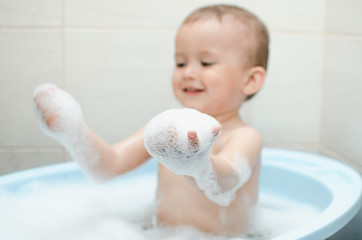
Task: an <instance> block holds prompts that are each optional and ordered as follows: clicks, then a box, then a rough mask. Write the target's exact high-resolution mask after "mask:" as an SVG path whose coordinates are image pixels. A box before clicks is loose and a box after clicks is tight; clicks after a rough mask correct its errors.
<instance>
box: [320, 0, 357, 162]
mask: <svg viewBox="0 0 362 240" xmlns="http://www.w3.org/2000/svg"><path fill="white" fill-rule="evenodd" d="M361 10H362V1H358V0H346V1H338V0H329V1H327V24H326V40H325V64H324V83H323V112H322V122H321V123H322V124H321V137H322V138H321V140H322V143H323V144H325V145H326V146H328V147H329V148H332V149H334V150H335V151H336V152H338V153H340V154H342V155H344V156H346V157H347V158H350V159H354V160H356V161H357V162H358V163H359V164H361V165H362V93H361V92H362V71H361V66H362V18H361Z"/></svg>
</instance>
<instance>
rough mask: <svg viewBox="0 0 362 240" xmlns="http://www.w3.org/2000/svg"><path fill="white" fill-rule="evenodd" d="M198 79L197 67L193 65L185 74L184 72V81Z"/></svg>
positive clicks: (190, 65)
mask: <svg viewBox="0 0 362 240" xmlns="http://www.w3.org/2000/svg"><path fill="white" fill-rule="evenodd" d="M196 77H197V69H196V67H195V66H193V65H192V64H189V65H188V66H186V68H185V72H184V79H187V80H195V79H196Z"/></svg>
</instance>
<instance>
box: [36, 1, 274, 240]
mask: <svg viewBox="0 0 362 240" xmlns="http://www.w3.org/2000/svg"><path fill="white" fill-rule="evenodd" d="M268 42H269V39H268V32H267V29H266V27H265V26H264V24H263V23H262V22H261V21H260V20H259V19H258V18H257V17H256V16H254V15H253V14H251V13H250V12H248V11H246V10H244V9H241V8H238V7H235V6H228V5H216V6H209V7H204V8H200V9H198V10H196V11H194V12H193V13H191V14H190V15H189V16H188V17H187V18H186V20H185V21H184V22H183V23H182V25H181V27H180V28H179V29H178V32H177V35H176V45H175V48H176V49H175V62H176V66H175V70H174V73H173V77H172V84H173V91H174V94H175V96H176V98H177V99H178V100H179V101H180V103H181V104H182V105H183V106H184V107H185V109H174V110H168V111H166V112H163V113H161V114H159V115H158V116H156V117H155V118H153V119H152V120H151V121H150V122H149V123H148V124H147V125H146V126H145V127H143V128H141V129H140V130H139V131H138V132H136V133H135V134H134V135H133V136H131V137H129V138H127V139H125V140H123V141H121V142H119V143H117V144H115V145H113V146H110V145H109V144H107V143H106V142H105V141H103V140H102V139H101V138H100V137H98V136H97V135H96V134H95V133H94V132H92V131H91V130H90V129H89V128H88V127H87V126H86V124H85V122H84V120H83V117H82V112H81V109H80V106H79V104H78V103H77V102H76V100H74V98H73V97H72V96H70V95H69V94H68V93H67V92H64V91H63V90H61V89H58V88H57V87H55V86H53V85H49V84H46V85H42V86H40V87H38V88H37V90H36V91H35V93H34V103H35V106H36V109H37V112H38V116H39V122H40V126H41V129H42V130H43V131H44V133H45V134H47V135H49V136H51V137H53V138H54V139H56V140H57V141H59V142H60V143H61V144H63V145H64V146H65V147H66V149H67V151H68V152H69V153H70V154H71V156H72V158H73V159H74V160H75V161H77V162H78V164H79V165H80V167H81V168H82V169H83V171H84V172H85V173H86V174H87V175H88V176H89V177H90V178H93V179H95V180H97V181H107V180H110V179H112V178H115V177H117V176H119V175H121V174H123V173H126V172H128V171H130V170H132V169H134V168H136V167H138V166H140V165H141V164H142V163H144V162H145V161H147V160H148V159H149V158H150V157H151V156H153V157H154V158H156V159H157V160H158V161H159V163H160V165H159V170H158V187H157V194H156V196H157V219H158V221H159V222H161V223H163V224H165V225H171V226H177V225H190V226H194V227H196V228H198V229H200V230H202V231H206V232H212V233H216V234H226V235H229V234H230V235H232V234H236V233H239V232H242V231H244V230H245V228H247V226H248V223H249V219H250V210H251V209H252V206H253V205H255V204H256V203H257V200H258V178H259V170H260V152H261V149H262V139H261V137H260V135H259V133H258V132H257V131H256V130H255V129H253V128H251V127H249V126H247V125H246V124H245V123H244V121H243V120H242V119H241V117H240V116H239V109H240V107H241V106H242V104H243V103H244V102H245V101H247V100H249V99H250V98H251V97H253V96H254V95H255V94H256V93H257V92H258V91H259V90H260V89H261V87H262V85H263V83H264V78H265V74H266V67H267V59H268Z"/></svg>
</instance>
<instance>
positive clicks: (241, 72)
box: [173, 5, 269, 115]
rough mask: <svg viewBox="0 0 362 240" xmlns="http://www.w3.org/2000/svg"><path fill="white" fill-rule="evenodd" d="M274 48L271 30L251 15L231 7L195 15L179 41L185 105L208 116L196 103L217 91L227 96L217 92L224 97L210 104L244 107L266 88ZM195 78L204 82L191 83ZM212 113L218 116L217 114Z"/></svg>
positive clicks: (178, 78) (178, 72)
mask: <svg viewBox="0 0 362 240" xmlns="http://www.w3.org/2000/svg"><path fill="white" fill-rule="evenodd" d="M268 45H269V36H268V31H267V29H266V27H265V25H264V24H263V23H262V22H261V21H260V20H259V19H258V18H257V17H256V16H255V15H253V14H252V13H250V12H249V11H247V10H244V9H242V8H239V7H236V6H229V5H215V6H208V7H203V8H200V9H197V10H195V11H194V12H192V13H191V14H190V15H189V16H188V17H187V18H186V19H185V20H184V22H183V23H182V25H181V27H180V28H179V30H178V33H177V36H176V52H175V59H176V68H175V71H174V75H173V85H174V91H175V95H176V97H177V98H178V100H179V101H180V102H181V103H182V104H183V105H184V106H186V107H191V108H196V109H197V110H199V111H202V112H205V111H203V109H202V106H197V104H196V102H197V101H196V102H195V101H194V100H202V99H201V97H202V94H203V93H206V92H207V91H208V90H213V88H214V89H215V88H217V89H218V90H220V91H221V92H219V93H217V92H211V93H212V94H216V95H221V96H222V94H224V96H222V97H223V98H222V99H209V100H210V101H211V100H213V101H212V102H213V104H215V103H217V102H219V103H220V104H223V101H222V100H227V101H228V104H229V106H225V105H222V106H218V107H221V108H225V107H226V108H227V107H229V108H231V107H236V105H238V107H240V106H241V104H242V103H243V102H244V101H245V100H248V99H250V98H251V97H252V96H254V95H255V94H256V93H257V92H258V90H259V89H260V88H261V87H262V85H263V82H264V78H265V71H266V68H267V62H268ZM197 62H198V63H197ZM221 78H223V79H221ZM195 79H196V80H197V79H198V80H199V81H189V80H195ZM181 82H183V83H181ZM224 85H229V88H228V89H226V87H225V86H224ZM222 88H225V89H222ZM223 90H224V91H223ZM196 97H198V99H197V98H196ZM189 100H190V101H189ZM231 103H234V105H233V104H231ZM195 104H196V105H195ZM230 104H231V105H232V106H231V105H230ZM215 107H217V106H215ZM207 113H208V114H210V115H213V113H212V111H211V112H207Z"/></svg>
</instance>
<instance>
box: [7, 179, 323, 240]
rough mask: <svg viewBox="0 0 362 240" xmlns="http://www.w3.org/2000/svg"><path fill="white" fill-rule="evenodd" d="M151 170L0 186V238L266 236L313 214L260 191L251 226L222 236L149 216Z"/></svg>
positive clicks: (202, 239)
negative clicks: (93, 180) (115, 177)
mask: <svg viewBox="0 0 362 240" xmlns="http://www.w3.org/2000/svg"><path fill="white" fill-rule="evenodd" d="M156 184H157V180H156V176H155V177H154V178H149V177H145V176H139V177H137V178H133V179H132V180H130V181H122V182H116V183H113V184H107V185H102V186H95V185H91V186H90V185H87V184H81V183H77V182H70V183H61V184H53V185H46V183H38V182H30V183H28V185H27V186H24V187H23V189H22V190H19V191H17V192H16V193H9V192H5V190H2V191H0V226H1V231H0V238H1V239H8V240H16V239H27V240H49V239H52V240H119V239H127V240H145V239H158V240H189V239H198V240H226V239H229V240H230V239H235V240H236V239H238V240H240V239H259V240H261V239H271V238H273V237H276V236H278V235H280V234H283V233H285V232H287V231H293V228H296V227H299V226H301V225H303V224H304V223H307V222H309V221H310V220H311V219H313V218H314V217H315V216H316V215H317V214H318V212H317V211H316V210H314V209H313V208H312V207H310V206H308V205H304V204H302V203H299V202H294V201H292V200H288V199H285V198H283V197H280V196H277V195H267V194H261V195H260V203H259V206H258V207H256V208H255V211H254V218H253V223H254V225H253V226H251V228H250V229H249V230H248V231H247V232H246V233H244V234H243V235H240V236H234V237H233V238H232V237H224V236H215V235H213V234H208V233H204V232H201V231H199V230H197V229H195V228H192V227H188V226H180V227H166V226H162V225H160V224H158V223H157V221H155V201H154V196H155V194H154V193H155V190H156Z"/></svg>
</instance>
